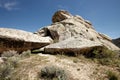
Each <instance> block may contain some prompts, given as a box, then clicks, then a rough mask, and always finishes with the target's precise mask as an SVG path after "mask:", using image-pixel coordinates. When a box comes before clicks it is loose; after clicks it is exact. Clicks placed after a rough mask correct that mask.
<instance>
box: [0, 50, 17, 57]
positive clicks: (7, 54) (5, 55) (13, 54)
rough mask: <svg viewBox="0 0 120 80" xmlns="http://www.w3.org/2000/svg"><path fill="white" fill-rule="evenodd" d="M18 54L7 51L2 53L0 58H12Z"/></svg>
mask: <svg viewBox="0 0 120 80" xmlns="http://www.w3.org/2000/svg"><path fill="white" fill-rule="evenodd" d="M17 55H18V53H17V51H14V50H9V51H4V52H3V53H2V54H1V57H8V58H9V57H12V56H17Z"/></svg>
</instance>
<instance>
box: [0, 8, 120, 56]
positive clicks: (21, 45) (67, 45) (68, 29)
mask: <svg viewBox="0 0 120 80" xmlns="http://www.w3.org/2000/svg"><path fill="white" fill-rule="evenodd" d="M52 22H53V23H52V24H51V25H49V26H46V27H44V28H41V29H39V30H38V31H37V32H35V33H31V32H26V31H22V30H16V29H8V28H0V53H2V52H3V51H6V50H16V51H18V52H22V51H24V50H28V49H37V48H42V49H43V51H44V52H45V53H52V54H54V53H67V54H69V53H77V54H76V55H78V54H80V53H89V52H90V51H91V50H93V49H94V48H99V47H100V48H101V47H106V48H108V49H110V50H120V48H118V47H117V46H116V45H114V44H113V43H112V39H111V38H110V37H108V36H107V35H105V34H102V33H99V32H97V31H96V30H95V29H94V27H93V25H92V23H91V22H90V21H88V20H85V19H83V18H82V17H81V16H79V15H75V16H73V15H72V14H70V13H69V12H68V11H65V10H59V11H57V12H55V14H54V15H53V17H52Z"/></svg>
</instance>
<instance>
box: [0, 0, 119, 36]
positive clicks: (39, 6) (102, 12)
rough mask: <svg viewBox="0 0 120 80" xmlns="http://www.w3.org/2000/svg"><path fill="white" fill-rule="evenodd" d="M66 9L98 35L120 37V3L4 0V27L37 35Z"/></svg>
mask: <svg viewBox="0 0 120 80" xmlns="http://www.w3.org/2000/svg"><path fill="white" fill-rule="evenodd" d="M59 9H64V10H67V11H69V12H70V13H71V14H73V15H80V16H82V17H83V18H85V19H87V20H89V21H91V22H92V24H93V26H94V27H95V29H96V30H97V31H98V32H101V33H104V34H107V35H109V36H110V37H112V38H117V37H120V0H0V27H4V28H15V29H22V30H26V31H31V32H35V31H37V30H38V29H39V28H40V27H44V26H47V25H50V24H51V23H52V22H51V19H52V15H53V14H54V12H55V11H57V10H59Z"/></svg>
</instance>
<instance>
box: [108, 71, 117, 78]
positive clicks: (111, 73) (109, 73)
mask: <svg viewBox="0 0 120 80" xmlns="http://www.w3.org/2000/svg"><path fill="white" fill-rule="evenodd" d="M107 75H108V79H109V80H119V77H118V75H117V74H116V73H114V72H112V71H108V72H107Z"/></svg>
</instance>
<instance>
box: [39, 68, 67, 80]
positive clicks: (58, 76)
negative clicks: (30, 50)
mask: <svg viewBox="0 0 120 80" xmlns="http://www.w3.org/2000/svg"><path fill="white" fill-rule="evenodd" d="M39 76H40V78H43V79H45V80H67V76H66V73H65V71H64V70H63V69H60V68H58V67H55V66H47V67H44V68H42V69H41V72H40V73H39Z"/></svg>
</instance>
